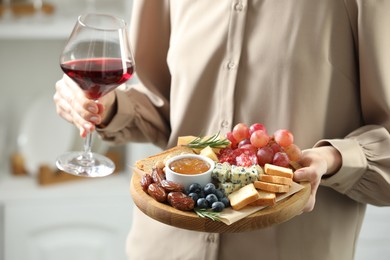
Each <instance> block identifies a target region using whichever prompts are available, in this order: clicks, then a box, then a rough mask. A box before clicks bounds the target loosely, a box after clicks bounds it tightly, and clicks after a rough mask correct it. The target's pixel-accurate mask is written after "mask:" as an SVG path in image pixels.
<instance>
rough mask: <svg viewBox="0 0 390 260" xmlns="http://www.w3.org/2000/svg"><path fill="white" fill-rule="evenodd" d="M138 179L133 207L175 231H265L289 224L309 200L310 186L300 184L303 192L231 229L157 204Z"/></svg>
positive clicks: (133, 184) (135, 178)
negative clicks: (270, 227) (181, 229)
mask: <svg viewBox="0 0 390 260" xmlns="http://www.w3.org/2000/svg"><path fill="white" fill-rule="evenodd" d="M140 181H141V175H140V174H139V173H137V172H134V173H133V175H132V178H131V184H130V192H131V195H132V197H133V201H134V203H135V205H136V206H137V207H138V208H139V209H140V210H141V211H142V212H143V213H145V214H146V215H147V216H149V217H151V218H153V219H155V220H157V221H159V222H162V223H165V224H167V225H171V226H174V227H178V228H183V229H188V230H193V231H201V232H213V233H238V232H246V231H253V230H256V229H261V228H266V227H269V226H272V225H277V224H280V223H283V222H286V221H288V220H290V219H291V218H293V217H295V216H297V215H299V214H301V212H302V210H303V208H304V206H305V204H306V202H307V200H308V199H309V196H310V184H309V183H300V184H301V185H302V187H303V188H302V189H300V190H299V191H298V192H296V193H294V194H293V195H291V196H289V197H287V198H285V199H283V200H281V201H278V202H277V203H276V204H275V205H274V206H270V207H266V208H263V209H261V210H259V211H256V212H255V213H253V214H251V215H249V216H247V217H245V218H243V219H240V220H239V221H237V222H234V223H232V224H230V225H227V224H225V223H223V222H220V221H213V220H211V219H209V218H201V217H199V216H198V215H197V214H196V213H195V212H194V211H180V210H177V209H175V208H173V207H171V206H170V205H167V204H164V203H160V202H157V201H156V200H154V199H153V198H152V197H151V196H149V195H148V194H147V193H145V192H144V191H143V190H142V187H141V184H140Z"/></svg>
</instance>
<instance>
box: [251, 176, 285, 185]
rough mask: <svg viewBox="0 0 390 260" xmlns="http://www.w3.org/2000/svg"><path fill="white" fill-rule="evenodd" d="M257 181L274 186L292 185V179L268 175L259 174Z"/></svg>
mask: <svg viewBox="0 0 390 260" xmlns="http://www.w3.org/2000/svg"><path fill="white" fill-rule="evenodd" d="M258 178H259V181H264V182H269V183H275V184H283V185H288V186H291V185H292V182H293V180H292V178H287V177H282V176H275V175H268V174H260V175H259V177H258Z"/></svg>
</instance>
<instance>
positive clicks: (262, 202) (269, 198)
mask: <svg viewBox="0 0 390 260" xmlns="http://www.w3.org/2000/svg"><path fill="white" fill-rule="evenodd" d="M257 193H259V198H258V199H257V200H256V201H254V202H252V203H249V206H273V205H275V203H276V194H275V193H274V192H268V191H262V190H257Z"/></svg>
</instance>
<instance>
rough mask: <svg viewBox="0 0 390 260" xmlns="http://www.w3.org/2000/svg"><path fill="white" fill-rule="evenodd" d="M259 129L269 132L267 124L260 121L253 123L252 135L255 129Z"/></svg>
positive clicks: (250, 131)
mask: <svg viewBox="0 0 390 260" xmlns="http://www.w3.org/2000/svg"><path fill="white" fill-rule="evenodd" d="M257 130H263V131H264V132H266V133H267V129H266V128H265V126H264V125H263V124H260V123H254V124H253V125H251V126H250V127H249V134H250V135H252V134H253V132H254V131H257Z"/></svg>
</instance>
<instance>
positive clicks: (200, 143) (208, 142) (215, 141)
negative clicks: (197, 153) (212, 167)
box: [186, 132, 230, 148]
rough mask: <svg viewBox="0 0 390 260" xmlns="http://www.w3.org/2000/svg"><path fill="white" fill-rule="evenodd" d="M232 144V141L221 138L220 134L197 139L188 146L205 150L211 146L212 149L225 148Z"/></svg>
mask: <svg viewBox="0 0 390 260" xmlns="http://www.w3.org/2000/svg"><path fill="white" fill-rule="evenodd" d="M229 144H230V141H229V140H228V139H226V138H221V137H220V136H219V132H218V133H217V134H215V135H213V136H211V137H209V138H206V139H205V137H199V136H198V137H197V138H195V139H194V140H192V141H191V142H190V143H188V144H187V145H186V146H188V147H190V148H205V147H207V146H210V147H211V148H225V147H226V146H228V145H229Z"/></svg>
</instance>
